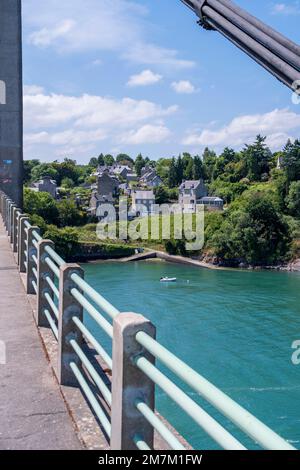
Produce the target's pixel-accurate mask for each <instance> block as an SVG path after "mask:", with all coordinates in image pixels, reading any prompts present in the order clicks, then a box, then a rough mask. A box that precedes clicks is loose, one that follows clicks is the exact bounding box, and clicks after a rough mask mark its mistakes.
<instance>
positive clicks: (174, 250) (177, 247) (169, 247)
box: [164, 239, 186, 256]
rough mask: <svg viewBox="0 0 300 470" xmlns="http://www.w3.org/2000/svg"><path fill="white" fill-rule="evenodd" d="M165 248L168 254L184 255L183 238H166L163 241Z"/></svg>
mask: <svg viewBox="0 0 300 470" xmlns="http://www.w3.org/2000/svg"><path fill="white" fill-rule="evenodd" d="M164 246H165V250H166V252H167V253H168V254H169V255H181V256H185V255H186V248H185V241H184V240H173V239H172V240H167V241H165V243H164Z"/></svg>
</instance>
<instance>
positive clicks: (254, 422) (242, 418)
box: [136, 332, 295, 450]
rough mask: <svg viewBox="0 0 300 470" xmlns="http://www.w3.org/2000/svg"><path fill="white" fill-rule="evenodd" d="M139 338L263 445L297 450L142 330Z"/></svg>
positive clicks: (194, 388)
mask: <svg viewBox="0 0 300 470" xmlns="http://www.w3.org/2000/svg"><path fill="white" fill-rule="evenodd" d="M136 340H137V341H138V343H139V344H141V345H142V346H143V347H144V348H145V349H146V350H147V351H149V352H150V353H151V354H152V355H153V356H154V357H156V358H157V359H158V360H160V361H161V362H162V363H163V364H164V365H165V366H167V367H168V368H169V369H170V370H171V371H172V372H174V373H175V374H176V375H177V377H179V378H180V379H181V380H183V381H184V382H185V383H186V384H187V385H189V386H190V387H191V388H192V389H193V390H195V391H196V392H197V393H199V394H200V395H201V396H202V397H203V398H204V399H205V400H207V401H208V402H209V403H210V404H211V405H213V406H214V407H215V408H216V409H217V410H219V411H220V412H221V413H222V414H223V415H224V416H226V417H227V418H228V419H230V421H232V422H233V423H234V424H235V425H236V426H238V427H239V428H240V429H241V430H242V431H244V432H245V433H246V434H247V435H248V436H250V437H251V438H252V439H254V440H255V441H256V442H258V443H259V444H260V445H262V446H263V447H264V448H266V449H270V450H272V449H282V450H295V449H294V447H293V446H291V445H290V444H289V443H287V442H286V441H285V440H284V439H283V438H282V437H280V436H279V435H278V434H276V433H275V432H274V431H272V429H270V428H269V427H268V426H266V425H265V424H263V423H262V422H261V421H260V420H259V419H257V418H255V416H253V415H252V414H251V413H249V412H248V411H247V410H245V409H244V408H243V407H242V406H240V405H239V404H238V403H236V402H235V401H234V400H232V398H230V397H229V396H228V395H226V394H225V393H224V392H222V391H221V390H219V389H218V388H217V387H216V386H215V385H213V384H212V383H210V382H209V381H208V380H207V379H205V378H204V377H202V376H201V375H200V374H198V372H196V371H195V370H193V369H192V368H191V367H190V366H188V365H187V364H186V363H185V362H183V361H182V360H181V359H179V358H178V357H177V356H175V354H173V353H171V352H170V351H169V350H168V349H166V348H165V347H164V346H162V345H161V344H159V343H158V342H157V341H155V340H154V339H153V338H151V337H150V336H148V335H147V334H145V333H143V332H140V333H138V334H137V335H136Z"/></svg>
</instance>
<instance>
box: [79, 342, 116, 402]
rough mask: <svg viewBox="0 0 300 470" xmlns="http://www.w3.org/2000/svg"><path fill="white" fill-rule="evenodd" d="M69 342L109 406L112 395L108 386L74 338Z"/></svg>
mask: <svg viewBox="0 0 300 470" xmlns="http://www.w3.org/2000/svg"><path fill="white" fill-rule="evenodd" d="M70 344H71V346H72V348H73V349H74V351H75V352H76V354H77V356H78V357H79V359H80V360H81V362H82V364H83V365H84V367H85V368H86V369H87V371H88V373H89V374H90V376H91V378H92V379H93V381H94V382H95V384H96V385H97V387H98V389H99V391H100V392H101V393H102V395H103V398H104V399H105V401H106V403H107V404H108V405H109V406H111V400H112V395H111V391H110V390H109V388H108V386H107V385H106V384H105V383H104V381H103V379H102V378H101V377H100V375H99V374H98V372H97V371H96V369H95V367H94V366H93V364H92V363H91V361H90V360H89V359H88V357H87V356H86V354H85V353H84V351H83V350H82V348H81V347H80V346H79V344H78V343H77V341H76V340H75V339H71V341H70Z"/></svg>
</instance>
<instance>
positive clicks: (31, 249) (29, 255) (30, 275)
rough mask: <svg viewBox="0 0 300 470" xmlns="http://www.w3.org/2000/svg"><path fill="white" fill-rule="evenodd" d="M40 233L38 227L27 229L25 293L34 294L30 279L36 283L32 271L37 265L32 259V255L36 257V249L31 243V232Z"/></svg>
mask: <svg viewBox="0 0 300 470" xmlns="http://www.w3.org/2000/svg"><path fill="white" fill-rule="evenodd" d="M34 231H35V232H37V233H40V229H39V227H30V228H29V229H28V231H27V280H26V284H27V294H32V295H34V294H36V292H35V289H34V287H33V284H32V281H34V282H35V283H36V285H38V281H37V278H36V277H35V274H34V272H33V270H34V269H36V271H37V270H38V267H37V265H36V264H35V262H34V260H33V256H36V257H37V249H36V247H35V246H34V244H33V241H34V240H35V238H34V236H33V232H34Z"/></svg>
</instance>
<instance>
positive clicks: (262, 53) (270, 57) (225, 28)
mask: <svg viewBox="0 0 300 470" xmlns="http://www.w3.org/2000/svg"><path fill="white" fill-rule="evenodd" d="M203 13H204V14H205V15H206V16H207V20H206V21H207V22H208V23H209V24H212V26H214V27H215V28H216V29H217V30H220V32H222V33H224V32H227V33H228V35H230V36H231V37H232V38H234V39H235V41H236V42H237V43H238V44H240V46H241V47H243V48H245V49H248V50H249V51H251V52H252V53H253V54H254V55H255V56H256V57H257V59H259V60H261V62H263V63H265V65H267V66H270V67H271V68H272V69H274V70H275V71H278V72H279V73H280V74H282V75H284V76H286V77H287V79H288V81H289V82H288V83H289V86H290V87H292V84H293V83H294V82H295V81H296V80H300V73H299V72H298V70H296V69H295V68H293V67H292V66H290V65H289V64H287V63H286V62H285V61H284V60H282V59H281V58H280V57H278V56H277V55H276V54H274V53H273V52H271V51H270V50H269V49H267V48H266V47H264V46H263V45H261V44H260V43H259V42H257V41H256V40H255V39H253V38H251V37H250V36H249V35H247V34H246V33H244V31H242V30H240V29H239V28H237V27H236V26H234V25H233V24H232V23H230V22H229V21H228V20H227V19H226V18H224V17H223V16H222V15H220V14H219V13H217V12H216V11H215V10H213V9H212V8H210V7H204V8H203ZM252 57H253V56H252Z"/></svg>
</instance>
